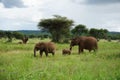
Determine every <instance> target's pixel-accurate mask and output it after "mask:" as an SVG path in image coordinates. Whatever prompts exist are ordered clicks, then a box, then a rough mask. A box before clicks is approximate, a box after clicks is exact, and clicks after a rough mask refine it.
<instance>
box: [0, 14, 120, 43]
mask: <svg viewBox="0 0 120 80" xmlns="http://www.w3.org/2000/svg"><path fill="white" fill-rule="evenodd" d="M73 26H74V27H73ZM38 28H39V29H40V30H39V31H25V30H23V31H0V38H3V37H4V38H8V40H7V41H8V42H11V41H12V38H16V39H21V40H23V41H24V39H25V38H27V37H29V38H41V39H43V38H48V37H49V38H51V40H52V41H53V42H68V41H69V40H70V39H71V38H73V37H76V36H94V37H95V38H97V40H100V39H106V40H109V41H111V40H117V39H119V40H120V33H112V32H109V31H108V30H107V29H96V28H91V29H88V28H87V26H85V25H83V24H78V25H75V24H74V21H73V20H71V19H68V18H67V17H62V16H59V15H54V17H53V18H48V19H41V20H40V22H38Z"/></svg>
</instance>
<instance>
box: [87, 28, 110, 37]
mask: <svg viewBox="0 0 120 80" xmlns="http://www.w3.org/2000/svg"><path fill="white" fill-rule="evenodd" d="M107 33H108V30H107V29H95V28H91V29H90V30H89V34H90V35H91V36H94V37H96V38H97V39H107Z"/></svg>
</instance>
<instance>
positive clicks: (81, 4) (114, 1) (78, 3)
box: [0, 0, 120, 32]
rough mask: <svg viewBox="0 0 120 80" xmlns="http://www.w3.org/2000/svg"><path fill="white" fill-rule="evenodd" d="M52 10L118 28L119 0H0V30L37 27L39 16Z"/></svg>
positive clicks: (78, 20)
mask: <svg viewBox="0 0 120 80" xmlns="http://www.w3.org/2000/svg"><path fill="white" fill-rule="evenodd" d="M55 14H57V15H61V16H65V17H67V18H68V19H72V20H73V21H74V22H75V24H76V25H77V24H84V25H86V27H87V28H99V29H101V28H103V29H108V30H109V31H119V32H120V0H0V30H37V29H38V28H37V24H38V22H39V21H40V19H42V18H50V17H53V15H55Z"/></svg>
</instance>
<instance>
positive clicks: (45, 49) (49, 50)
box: [34, 42, 55, 57]
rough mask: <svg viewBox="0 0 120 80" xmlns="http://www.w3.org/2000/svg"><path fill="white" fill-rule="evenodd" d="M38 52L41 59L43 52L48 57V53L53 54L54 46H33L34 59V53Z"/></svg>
mask: <svg viewBox="0 0 120 80" xmlns="http://www.w3.org/2000/svg"><path fill="white" fill-rule="evenodd" d="M38 50H39V51H40V56H41V57H42V54H43V52H45V55H46V56H48V53H52V55H54V54H55V44H54V43H53V42H39V43H37V44H35V47H34V57H36V51H38Z"/></svg>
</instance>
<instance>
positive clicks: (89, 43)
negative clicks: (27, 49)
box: [34, 36, 98, 57]
mask: <svg viewBox="0 0 120 80" xmlns="http://www.w3.org/2000/svg"><path fill="white" fill-rule="evenodd" d="M75 45H77V46H78V53H79V54H80V53H81V52H83V50H84V49H86V50H89V52H90V51H91V50H94V51H96V50H97V49H98V44H97V39H96V38H94V37H86V36H81V37H75V38H73V39H71V43H70V49H63V50H62V54H63V55H65V54H69V55H70V54H71V50H72V47H73V46H75ZM55 50H56V46H55V43H53V42H39V43H37V44H35V47H34V57H36V51H39V52H40V56H41V57H42V55H43V52H45V55H46V56H48V53H52V55H54V54H55Z"/></svg>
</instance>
